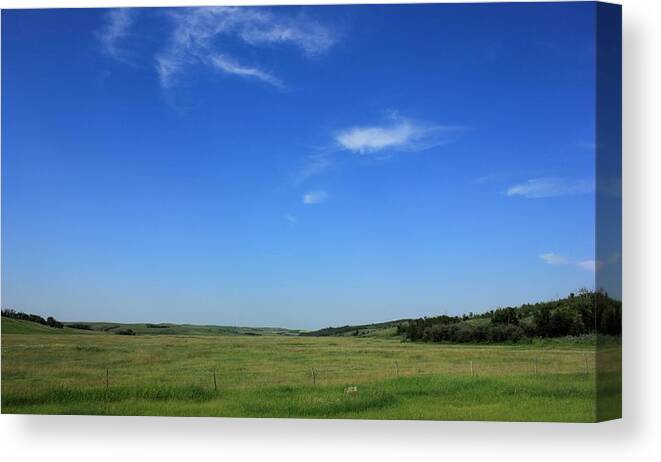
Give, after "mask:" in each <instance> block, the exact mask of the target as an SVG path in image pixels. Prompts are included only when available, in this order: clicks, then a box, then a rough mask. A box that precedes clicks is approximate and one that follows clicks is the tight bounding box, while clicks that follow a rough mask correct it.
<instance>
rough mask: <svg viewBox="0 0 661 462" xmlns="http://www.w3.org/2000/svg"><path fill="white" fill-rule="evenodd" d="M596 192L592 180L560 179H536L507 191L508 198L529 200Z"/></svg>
mask: <svg viewBox="0 0 661 462" xmlns="http://www.w3.org/2000/svg"><path fill="white" fill-rule="evenodd" d="M593 191H594V181H592V180H587V179H586V180H564V179H560V178H535V179H532V180H528V181H526V182H525V183H521V184H517V185H514V186H512V187H510V188H508V189H507V191H506V194H507V195H508V196H523V197H527V198H529V199H541V198H547V197H560V196H573V195H578V194H589V193H591V192H593Z"/></svg>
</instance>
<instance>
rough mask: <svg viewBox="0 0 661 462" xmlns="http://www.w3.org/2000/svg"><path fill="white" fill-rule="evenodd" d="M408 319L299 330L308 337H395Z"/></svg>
mask: <svg viewBox="0 0 661 462" xmlns="http://www.w3.org/2000/svg"><path fill="white" fill-rule="evenodd" d="M408 321H410V320H409V319H399V320H397V321H386V322H379V323H373V324H360V325H346V326H341V327H325V328H323V329H319V330H314V331H308V332H301V334H300V335H302V336H309V337H396V336H397V335H399V334H400V333H399V332H398V326H400V325H402V324H405V323H407V322H408Z"/></svg>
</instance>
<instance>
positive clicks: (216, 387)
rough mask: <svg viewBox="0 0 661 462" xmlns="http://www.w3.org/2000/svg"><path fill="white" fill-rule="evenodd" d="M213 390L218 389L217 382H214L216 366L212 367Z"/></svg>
mask: <svg viewBox="0 0 661 462" xmlns="http://www.w3.org/2000/svg"><path fill="white" fill-rule="evenodd" d="M213 390H214V391H218V384H217V383H216V368H214V369H213Z"/></svg>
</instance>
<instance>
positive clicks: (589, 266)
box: [576, 260, 603, 272]
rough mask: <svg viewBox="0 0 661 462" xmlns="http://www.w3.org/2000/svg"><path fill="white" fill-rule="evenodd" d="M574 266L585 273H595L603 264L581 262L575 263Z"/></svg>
mask: <svg viewBox="0 0 661 462" xmlns="http://www.w3.org/2000/svg"><path fill="white" fill-rule="evenodd" d="M576 266H578V267H579V268H583V269H584V270H587V271H592V272H595V271H597V270H598V269H601V267H602V266H603V264H602V263H601V262H600V261H598V260H581V261H577V262H576Z"/></svg>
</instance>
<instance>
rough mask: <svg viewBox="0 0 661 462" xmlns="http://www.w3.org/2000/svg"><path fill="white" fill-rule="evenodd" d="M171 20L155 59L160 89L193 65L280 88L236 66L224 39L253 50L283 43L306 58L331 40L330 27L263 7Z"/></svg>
mask: <svg viewBox="0 0 661 462" xmlns="http://www.w3.org/2000/svg"><path fill="white" fill-rule="evenodd" d="M171 19H172V21H173V25H174V28H173V31H172V34H171V37H170V40H169V42H168V45H167V47H166V48H165V49H164V50H162V51H161V52H160V53H159V54H158V55H157V56H156V63H157V64H156V69H157V71H158V74H159V78H160V80H161V84H162V85H163V86H164V87H168V86H171V85H172V84H173V83H174V82H175V81H176V78H177V77H178V76H179V75H180V74H181V73H182V72H183V70H184V69H185V68H186V67H187V66H190V65H194V64H198V65H203V66H208V67H211V68H213V69H216V70H218V71H221V72H223V73H225V74H228V75H235V76H239V77H248V78H254V79H258V80H261V81H263V82H266V83H268V84H271V85H273V86H275V87H279V88H282V87H283V86H284V84H283V82H282V80H281V79H279V78H278V77H276V76H275V75H273V73H271V72H268V71H266V70H264V69H262V68H261V67H260V66H259V65H257V64H250V65H248V64H245V63H241V62H239V60H238V59H237V58H236V57H234V56H231V55H230V54H229V52H228V51H227V50H226V49H227V47H224V46H223V45H225V44H226V43H227V42H229V41H235V42H236V41H238V42H240V43H243V44H247V45H250V46H253V47H260V46H276V45H281V44H288V45H292V46H294V47H296V48H299V49H300V50H301V51H302V52H303V53H304V54H305V55H308V56H309V55H316V54H320V53H322V52H324V51H326V50H327V49H328V48H330V47H331V46H333V45H334V44H335V42H336V37H335V35H334V34H333V32H332V31H331V30H330V29H328V28H326V27H324V26H322V25H321V24H319V23H317V22H315V21H313V20H312V19H309V18H304V17H296V18H294V17H290V16H286V15H284V14H274V13H271V12H270V11H268V10H266V9H263V8H258V9H257V8H250V7H201V8H185V9H181V10H177V11H175V12H173V13H171Z"/></svg>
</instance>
